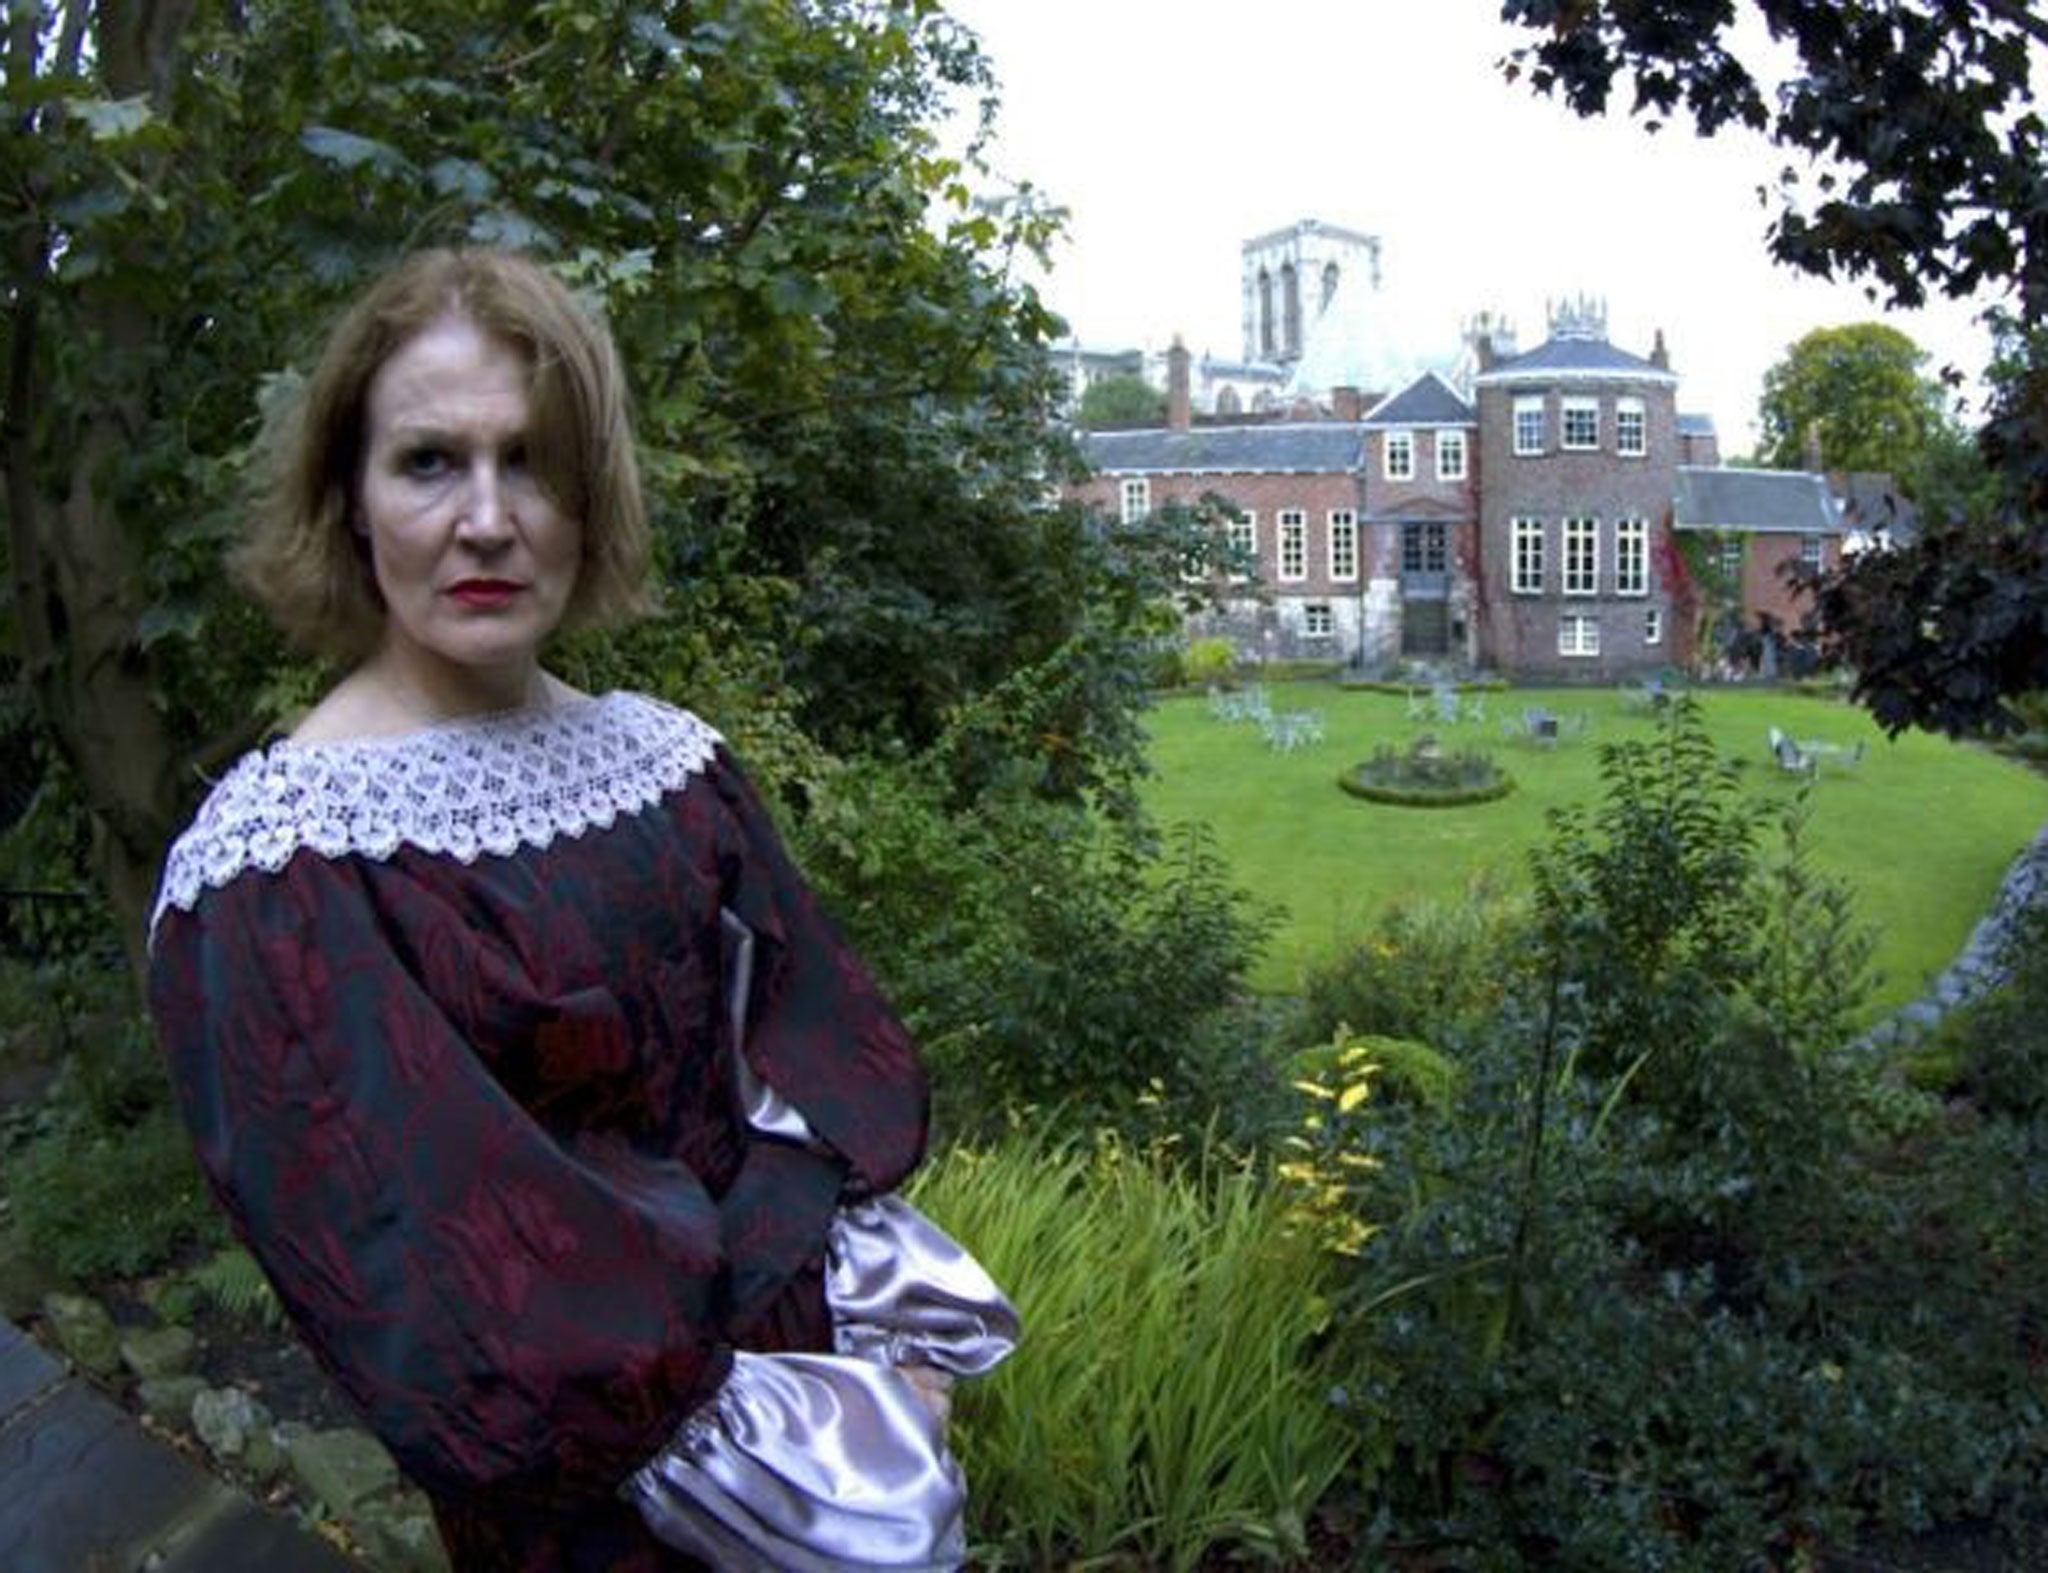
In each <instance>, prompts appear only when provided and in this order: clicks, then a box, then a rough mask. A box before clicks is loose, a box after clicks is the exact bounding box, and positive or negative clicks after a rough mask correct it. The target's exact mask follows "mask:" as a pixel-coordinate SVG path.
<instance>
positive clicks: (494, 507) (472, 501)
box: [456, 461, 512, 545]
mask: <svg viewBox="0 0 2048 1573" xmlns="http://www.w3.org/2000/svg"><path fill="white" fill-rule="evenodd" d="M456 528H457V530H458V531H459V533H460V534H461V535H462V537H463V539H464V540H467V541H471V542H474V543H476V544H478V545H495V544H496V543H498V542H500V541H503V540H505V539H508V538H509V537H510V535H511V533H512V516H511V505H510V498H509V496H508V495H507V492H506V488H505V478H504V476H503V475H501V474H500V473H499V471H498V466H497V465H495V464H493V463H490V462H488V461H486V462H483V463H479V464H478V465H477V466H476V467H475V468H474V469H472V470H471V471H470V475H469V485H468V487H467V489H466V493H465V495H464V497H463V505H462V513H461V516H460V517H459V518H458V519H457V520H456Z"/></svg>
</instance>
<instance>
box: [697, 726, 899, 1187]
mask: <svg viewBox="0 0 2048 1573" xmlns="http://www.w3.org/2000/svg"><path fill="white" fill-rule="evenodd" d="M707 779H708V780H709V782H710V783H711V785H712V787H713V788H714V790H715V791H716V792H717V793H718V796H719V799H720V801H721V805H722V808H723V819H722V823H721V825H720V828H719V840H718V858H719V868H718V874H719V880H720V885H721V892H722V899H723V900H724V902H725V905H726V908H727V910H728V911H729V912H730V913H731V914H733V916H735V917H736V918H737V919H738V920H739V922H740V923H741V924H743V925H744V926H745V929H746V932H748V933H749V934H751V935H752V936H753V959H752V964H751V969H750V970H751V976H750V978H749V981H748V983H747V986H746V991H745V996H744V998H745V1005H746V1011H745V1019H746V1024H747V1025H746V1035H745V1039H744V1044H743V1053H744V1054H745V1056H746V1059H747V1063H748V1065H749V1066H750V1067H751V1069H752V1070H753V1072H754V1073H755V1074H756V1075H758V1076H759V1077H761V1078H762V1079H763V1080H764V1081H765V1082H767V1084H768V1085H769V1086H770V1087H772V1088H773V1089H774V1090H775V1091H776V1092H777V1093H779V1094H781V1095H782V1096H783V1097H784V1098H786V1099H787V1100H788V1101H789V1103H790V1104H792V1105H794V1107H795V1108H796V1110H797V1111H798V1112H799V1113H800V1114H801V1115H802V1116H803V1118H804V1120H805V1122H806V1123H807V1124H808V1126H809V1128H810V1130H811V1131H812V1132H813V1133H814V1134H815V1135H816V1136H818V1137H819V1138H820V1139H821V1140H823V1141H824V1143H825V1144H826V1145H827V1146H828V1147H829V1148H831V1149H832V1150H833V1151H834V1152H836V1153H838V1154H839V1155H840V1156H842V1157H843V1158H844V1159H845V1160H846V1161H847V1162H848V1163H849V1164H850V1165H851V1167H852V1169H853V1175H854V1178H855V1180H856V1181H857V1184H856V1186H855V1189H856V1190H862V1191H867V1192H881V1191H888V1190H893V1189H894V1188H895V1187H896V1186H898V1185H900V1184H901V1183H902V1182H903V1180H904V1179H906V1178H907V1177H908V1176H909V1174H910V1172H911V1170H913V1169H914V1168H916V1167H917V1163H918V1160H919V1159H920V1158H921V1157H922V1156H923V1154H924V1144H925V1134H926V1123H927V1119H928V1115H929V1108H928V1095H927V1089H926V1084H925V1077H924V1070H923V1067H922V1065H921V1064H920V1063H919V1060H918V1055H917V1050H916V1048H915V1046H914V1045H913V1044H912V1043H911V1040H910V1035H909V1033H907V1032H906V1031H905V1030H904V1028H903V1025H902V1023H901V1022H900V1021H898V1020H897V1018H896V1014H895V1012H894V1011H893V1010H891V1009H890V1007H889V1005H888V1002H887V1001H886V1000H884V999H883V998H882V994H881V990H880V989H879V988H877V987H876V985H875V981H874V979H873V977H872V976H870V974H869V973H868V970H867V968H866V967H865V966H864V965H863V964H862V963H861V960H860V958H859V957H858V956H856V955H855V954H854V953H853V951H852V949H851V948H850V947H849V946H848V945H847V943H846V941H845V939H844V938H842V937H841V935H840V933H839V931H838V928H837V926H836V925H835V924H834V923H833V922H832V920H831V918H830V917H829V916H828V915H827V914H826V913H825V911H824V909H823V907H822V906H821V905H820V903H819V901H818V899H817V897H816V896H815V895H814V894H813V893H812V891H811V890H810V888H809V886H807V885H806V884H805V883H804V880H803V877H802V876H801V875H800V874H799V873H798V872H797V870H796V867H795V865H794V864H793V863H792V862H791V860H790V857H789V854H788V852H787V851H785V850H784V848H783V845H782V842H781V839H780V837H778V836H777V835H776V832H775V827H774V824H773V823H772V821H771V820H770V819H769V817H768V814H767V812H766V810H765V809H764V808H763V807H762V805H761V802H760V799H759V798H758V797H757V796H756V794H755V792H754V790H753V787H752V786H751V784H749V783H748V781H747V780H746V778H745V776H744V775H743V774H742V773H741V772H740V770H739V768H738V767H737V766H736V765H735V764H734V763H733V762H732V760H731V759H730V758H728V757H727V756H726V755H725V753H724V752H723V751H722V750H721V751H720V753H719V755H718V757H717V760H716V762H715V764H714V765H713V767H712V769H711V771H710V772H709V775H708V777H707Z"/></svg>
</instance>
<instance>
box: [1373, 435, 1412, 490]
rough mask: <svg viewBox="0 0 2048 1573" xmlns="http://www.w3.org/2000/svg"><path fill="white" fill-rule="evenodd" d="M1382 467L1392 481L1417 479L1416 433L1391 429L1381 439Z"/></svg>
mask: <svg viewBox="0 0 2048 1573" xmlns="http://www.w3.org/2000/svg"><path fill="white" fill-rule="evenodd" d="M1380 457H1381V463H1382V468H1383V469H1384V471H1385V473H1386V477H1387V479H1388V480H1390V481H1412V480H1414V479H1415V433H1413V432H1412V431H1390V432H1388V433H1387V434H1386V435H1385V436H1384V437H1382V438H1381V439H1380Z"/></svg>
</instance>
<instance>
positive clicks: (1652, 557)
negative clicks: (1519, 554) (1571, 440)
mask: <svg viewBox="0 0 2048 1573" xmlns="http://www.w3.org/2000/svg"><path fill="white" fill-rule="evenodd" d="M1527 397H1540V398H1541V399H1542V400H1543V413H1544V446H1543V451H1542V452H1541V453H1540V454H1536V455H1533V456H1529V455H1518V454H1516V453H1515V452H1514V415H1513V412H1514V404H1515V400H1516V399H1517V398H1527ZM1566 397H1571V398H1581V397H1590V398H1593V399H1595V400H1596V401H1597V406H1598V411H1599V433H1598V436H1599V446H1598V448H1597V449H1595V450H1591V451H1574V450H1568V449H1565V448H1564V447H1563V446H1562V442H1561V424H1560V423H1561V418H1562V406H1563V400H1564V399H1565V398H1566ZM1618 397H1629V398H1636V399H1641V400H1642V401H1643V405H1644V417H1645V444H1644V445H1645V448H1646V450H1647V451H1646V452H1645V454H1644V455H1643V456H1642V457H1640V458H1636V457H1622V456H1620V455H1619V454H1617V453H1616V452H1615V401H1616V399H1617V398H1618ZM1478 406H1479V456H1478V465H1479V472H1480V474H1481V475H1482V476H1483V477H1484V478H1485V480H1484V485H1483V486H1482V487H1481V489H1480V518H1479V531H1480V560H1481V565H1482V576H1483V594H1484V598H1485V608H1484V612H1483V614H1482V622H1483V628H1484V640H1485V647H1484V651H1483V653H1484V655H1485V656H1486V657H1487V658H1488V659H1490V660H1492V661H1493V662H1494V663H1495V664H1497V665H1499V666H1500V667H1502V668H1504V669H1506V670H1510V671H1515V672H1519V673H1527V674H1530V675H1543V676H1552V677H1557V678H1560V679H1564V680H1568V681H1570V680H1601V681H1607V680H1612V679H1614V678H1618V677H1623V676H1627V675H1629V674H1632V673H1637V672H1641V671H1644V670H1646V669H1652V668H1655V667H1658V666H1662V665H1664V664H1666V663H1668V662H1671V661H1674V660H1676V659H1678V658H1679V657H1680V655H1681V654H1682V653H1683V652H1682V651H1681V650H1680V648H1679V647H1678V645H1677V644H1676V643H1675V641H1676V639H1677V638H1678V636H1679V633H1680V631H1679V630H1678V629H1677V628H1676V627H1675V626H1674V619H1673V616H1672V608H1671V605H1670V597H1669V587H1668V586H1666V585H1665V584H1664V583H1663V582H1662V574H1661V573H1660V571H1659V570H1660V565H1661V563H1662V561H1663V559H1664V558H1665V556H1666V555H1667V554H1666V552H1665V551H1664V550H1663V548H1662V546H1661V538H1662V537H1664V536H1666V535H1668V532H1669V530H1670V528H1671V500H1672V494H1673V492H1674V490H1675V485H1676V479H1677V472H1676V467H1677V455H1678V452H1679V441H1678V418H1677V409H1676V401H1675V398H1674V390H1673V388H1672V387H1671V386H1670V385H1669V384H1663V383H1656V382H1647V381H1641V380H1636V379H1631V378H1626V377H1618V378H1614V379H1593V378H1576V377H1575V378H1571V379H1559V380H1558V381H1555V382H1552V383H1549V384H1547V385H1542V384H1534V383H1505V384H1486V383H1482V384H1481V385H1480V386H1479V389H1478ZM1518 516H1528V517H1531V518H1535V519H1538V520H1540V521H1542V525H1543V541H1544V568H1543V582H1542V588H1541V590H1540V591H1539V592H1538V593H1535V594H1518V593H1516V592H1515V591H1514V589H1513V585H1512V578H1511V572H1512V563H1513V539H1514V536H1513V520H1514V519H1515V518H1516V517H1518ZM1569 516H1590V517H1592V518H1594V519H1596V520H1597V521H1598V523H1599V528H1598V531H1597V541H1598V571H1597V578H1596V581H1595V590H1594V593H1593V594H1591V595H1572V596H1566V595H1565V594H1564V593H1563V571H1564V540H1563V521H1564V519H1565V518H1567V517H1569ZM1630 517H1632V518H1640V519H1643V520H1645V521H1647V523H1648V526H1649V534H1650V540H1649V546H1648V574H1649V588H1648V593H1647V594H1646V595H1640V596H1637V595H1627V596H1624V595H1619V594H1617V593H1616V590H1615V563H1616V552H1615V529H1614V525H1615V521H1616V520H1617V519H1619V518H1630ZM1653 612H1654V613H1655V614H1656V618H1655V620H1656V623H1657V628H1656V630H1655V631H1656V634H1657V638H1656V640H1655V641H1654V642H1652V640H1651V639H1650V637H1649V635H1650V632H1651V630H1650V626H1649V624H1650V614H1652V613H1653ZM1567 616H1573V617H1589V618H1592V619H1594V620H1595V622H1596V623H1597V626H1598V630H1599V653H1598V654H1597V655H1590V656H1589V655H1576V654H1574V655H1566V654H1562V653H1560V651H1559V645H1558V641H1559V625H1560V621H1561V619H1563V618H1565V617H1567Z"/></svg>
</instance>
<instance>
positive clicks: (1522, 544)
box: [1508, 514, 1545, 595]
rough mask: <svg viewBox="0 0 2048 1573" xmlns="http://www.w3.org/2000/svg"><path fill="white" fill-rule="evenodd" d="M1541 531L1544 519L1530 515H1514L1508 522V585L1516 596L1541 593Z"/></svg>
mask: <svg viewBox="0 0 2048 1573" xmlns="http://www.w3.org/2000/svg"><path fill="white" fill-rule="evenodd" d="M1543 533H1544V532H1543V521H1542V520H1541V519H1538V518H1536V517H1534V516H1533V515H1530V514H1517V515H1515V517H1514V518H1513V519H1511V520H1509V521H1508V538H1509V541H1510V543H1511V545H1510V549H1509V558H1508V588H1509V589H1510V590H1511V591H1512V592H1513V593H1514V594H1516V595H1541V594H1542V593H1543V571H1544V566H1545V564H1544V561H1543V551H1544V545H1545V542H1544V539H1543Z"/></svg>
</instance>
